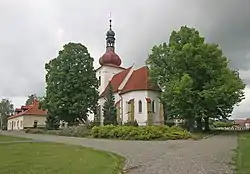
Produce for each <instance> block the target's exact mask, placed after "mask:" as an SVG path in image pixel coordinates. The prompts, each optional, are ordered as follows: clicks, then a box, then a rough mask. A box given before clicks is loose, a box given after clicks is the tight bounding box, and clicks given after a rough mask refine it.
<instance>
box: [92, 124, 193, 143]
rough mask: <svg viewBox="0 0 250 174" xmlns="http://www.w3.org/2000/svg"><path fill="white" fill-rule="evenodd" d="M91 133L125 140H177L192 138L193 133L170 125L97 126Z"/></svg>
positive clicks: (94, 135)
mask: <svg viewBox="0 0 250 174" xmlns="http://www.w3.org/2000/svg"><path fill="white" fill-rule="evenodd" d="M90 135H92V136H93V137H94V138H110V139H123V140H176V139H188V138H191V134H190V133H189V132H188V131H186V130H183V129H182V128H180V127H176V126H173V127H168V126H141V127H135V126H113V125H107V126H95V127H93V128H92V129H91V131H90Z"/></svg>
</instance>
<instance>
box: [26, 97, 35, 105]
mask: <svg viewBox="0 0 250 174" xmlns="http://www.w3.org/2000/svg"><path fill="white" fill-rule="evenodd" d="M35 98H36V94H31V95H29V96H28V99H27V100H26V102H25V106H28V105H31V104H32V102H33V101H34V99H35Z"/></svg>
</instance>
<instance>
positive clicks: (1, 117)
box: [0, 99, 14, 129]
mask: <svg viewBox="0 0 250 174" xmlns="http://www.w3.org/2000/svg"><path fill="white" fill-rule="evenodd" d="M13 113H14V105H13V104H12V103H11V101H10V100H8V99H2V100H1V102H0V126H1V127H0V128H1V129H3V128H4V127H5V128H6V127H7V122H8V121H7V116H9V115H11V114H13Z"/></svg>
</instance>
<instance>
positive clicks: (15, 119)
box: [7, 99, 47, 130]
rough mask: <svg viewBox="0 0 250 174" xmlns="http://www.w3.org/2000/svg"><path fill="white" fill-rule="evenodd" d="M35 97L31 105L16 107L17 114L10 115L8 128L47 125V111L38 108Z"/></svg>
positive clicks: (17, 128) (18, 128) (15, 128)
mask: <svg viewBox="0 0 250 174" xmlns="http://www.w3.org/2000/svg"><path fill="white" fill-rule="evenodd" d="M38 107H39V103H38V101H37V100H36V99H35V100H34V101H33V102H32V104H31V105H28V106H22V107H21V108H17V109H15V114H14V115H11V116H9V117H8V125H7V129H8V130H23V129H26V128H34V127H45V121H46V117H47V111H44V110H41V109H39V108H38Z"/></svg>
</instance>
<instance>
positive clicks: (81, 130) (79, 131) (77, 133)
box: [25, 126, 90, 137]
mask: <svg viewBox="0 0 250 174" xmlns="http://www.w3.org/2000/svg"><path fill="white" fill-rule="evenodd" d="M89 130H90V129H88V128H87V127H86V126H72V127H67V128H65V129H61V130H44V129H26V131H25V133H31V134H52V135H60V136H71V137H86V136H88V135H89Z"/></svg>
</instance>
